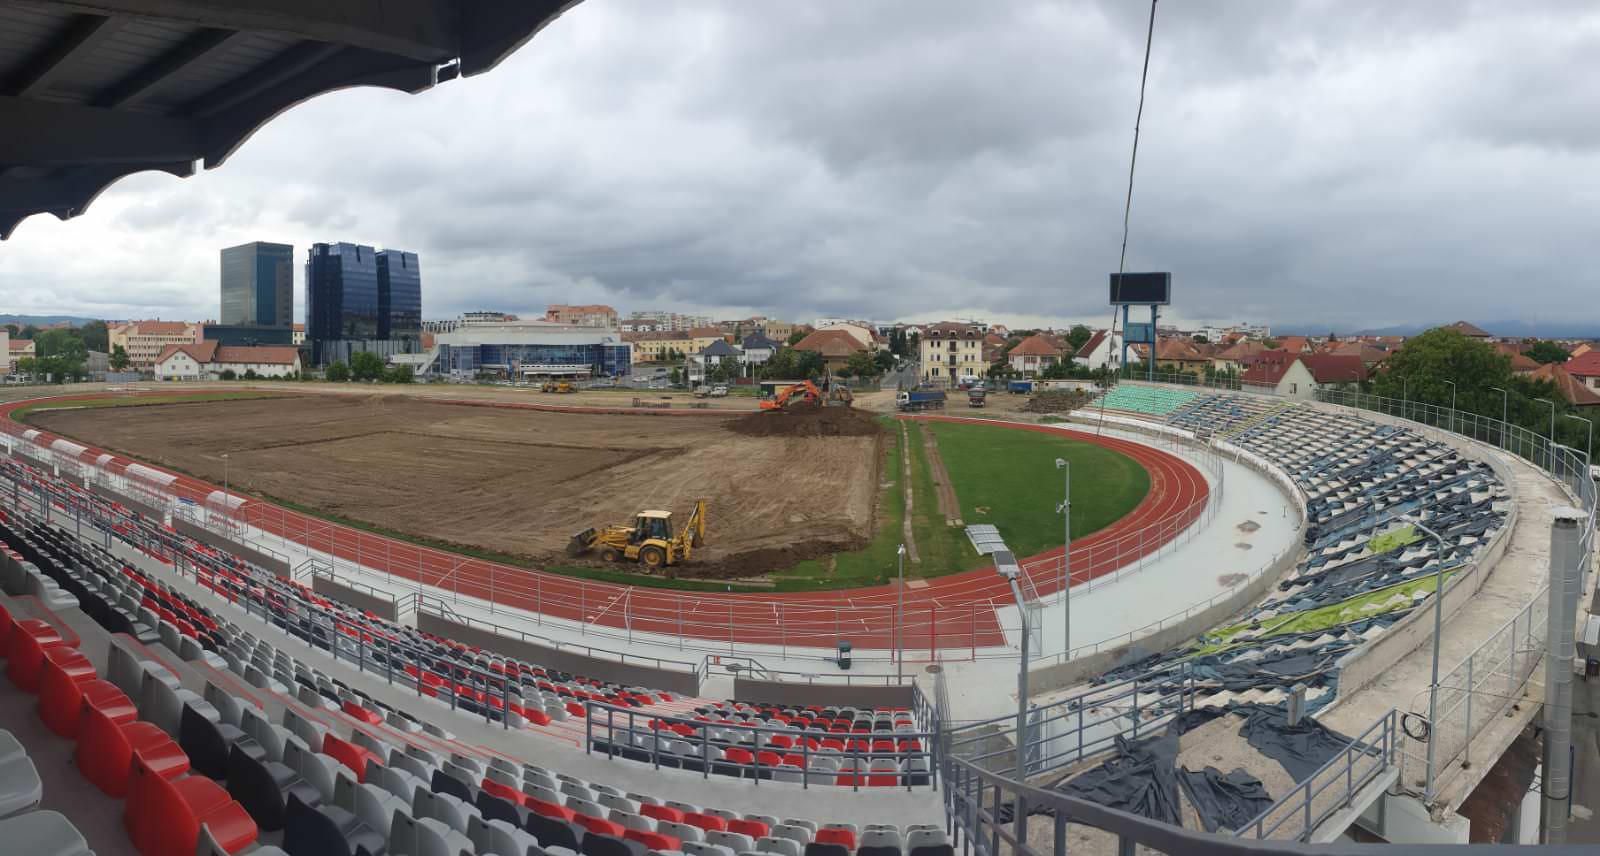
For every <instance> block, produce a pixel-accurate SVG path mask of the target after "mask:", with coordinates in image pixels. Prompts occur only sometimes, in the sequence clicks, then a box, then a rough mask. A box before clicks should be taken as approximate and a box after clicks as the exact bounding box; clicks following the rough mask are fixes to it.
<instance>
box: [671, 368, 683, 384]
mask: <svg viewBox="0 0 1600 856" xmlns="http://www.w3.org/2000/svg"><path fill="white" fill-rule="evenodd" d="M671 378H672V385H673V386H677V385H679V384H681V383H683V369H680V368H678V367H677V366H673V367H672V375H671Z"/></svg>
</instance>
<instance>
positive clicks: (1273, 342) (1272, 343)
mask: <svg viewBox="0 0 1600 856" xmlns="http://www.w3.org/2000/svg"><path fill="white" fill-rule="evenodd" d="M1261 346H1262V347H1263V348H1266V349H1267V350H1269V351H1270V350H1272V349H1273V348H1276V347H1278V340H1277V339H1262V340H1261Z"/></svg>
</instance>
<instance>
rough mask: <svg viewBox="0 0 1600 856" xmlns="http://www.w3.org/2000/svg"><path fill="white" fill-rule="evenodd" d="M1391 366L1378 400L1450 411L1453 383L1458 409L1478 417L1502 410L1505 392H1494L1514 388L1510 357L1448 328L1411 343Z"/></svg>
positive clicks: (1375, 387)
mask: <svg viewBox="0 0 1600 856" xmlns="http://www.w3.org/2000/svg"><path fill="white" fill-rule="evenodd" d="M1387 366H1388V369H1387V371H1385V372H1384V373H1383V374H1381V375H1379V376H1378V379H1377V380H1376V381H1375V382H1374V384H1373V391H1374V392H1375V393H1377V394H1378V395H1382V396H1387V397H1389V398H1401V397H1406V398H1409V399H1410V400H1411V401H1421V402H1427V403H1429V404H1436V405H1441V406H1446V407H1448V406H1449V404H1450V401H1451V388H1450V382H1453V383H1455V385H1456V388H1455V402H1456V407H1457V408H1458V409H1460V410H1471V411H1475V412H1478V413H1489V412H1491V409H1490V405H1491V404H1493V405H1494V407H1493V410H1495V411H1498V410H1499V403H1500V393H1498V392H1494V391H1493V389H1494V387H1500V388H1502V389H1504V388H1506V387H1507V385H1508V384H1510V383H1511V357H1510V356H1508V355H1506V354H1502V353H1500V352H1499V351H1497V350H1495V349H1494V346H1493V345H1490V344H1489V343H1487V342H1480V341H1478V340H1477V339H1474V338H1472V337H1470V336H1464V335H1462V334H1461V333H1459V332H1457V331H1455V330H1450V329H1446V328H1443V327H1437V328H1434V329H1432V330H1429V331H1428V332H1426V333H1423V334H1422V335H1420V336H1415V337H1413V338H1411V339H1408V340H1406V343H1405V345H1404V346H1402V347H1401V348H1400V350H1399V351H1397V352H1395V354H1394V356H1391V357H1390V358H1389V360H1388V363H1387Z"/></svg>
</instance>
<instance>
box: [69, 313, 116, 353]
mask: <svg viewBox="0 0 1600 856" xmlns="http://www.w3.org/2000/svg"><path fill="white" fill-rule="evenodd" d="M77 333H78V338H80V339H82V340H83V346H84V347H85V348H88V349H89V350H91V351H99V352H101V353H105V352H106V351H108V350H110V349H111V345H110V342H111V331H109V330H107V329H106V322H104V321H90V322H89V323H87V324H85V325H83V326H82V327H79V328H78V330H77Z"/></svg>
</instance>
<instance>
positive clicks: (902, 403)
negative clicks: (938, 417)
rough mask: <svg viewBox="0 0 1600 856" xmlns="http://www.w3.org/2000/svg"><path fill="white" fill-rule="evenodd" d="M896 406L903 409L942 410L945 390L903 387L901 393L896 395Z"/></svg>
mask: <svg viewBox="0 0 1600 856" xmlns="http://www.w3.org/2000/svg"><path fill="white" fill-rule="evenodd" d="M895 407H897V408H899V409H901V410H942V409H943V408H944V390H942V389H902V390H900V394H899V395H897V396H895Z"/></svg>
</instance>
